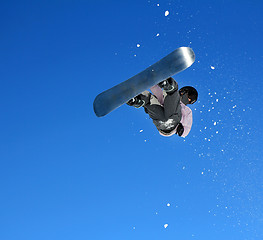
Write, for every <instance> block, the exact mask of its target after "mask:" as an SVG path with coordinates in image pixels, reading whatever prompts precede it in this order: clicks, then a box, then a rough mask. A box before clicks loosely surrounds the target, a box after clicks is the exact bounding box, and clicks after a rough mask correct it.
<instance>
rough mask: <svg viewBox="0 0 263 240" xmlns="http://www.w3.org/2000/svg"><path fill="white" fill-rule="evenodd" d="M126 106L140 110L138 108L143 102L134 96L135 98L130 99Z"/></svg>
mask: <svg viewBox="0 0 263 240" xmlns="http://www.w3.org/2000/svg"><path fill="white" fill-rule="evenodd" d="M127 105H129V106H131V107H135V108H140V107H142V106H144V105H145V101H143V100H142V99H141V98H140V97H139V96H136V97H134V98H132V99H130V100H129V101H128V102H127Z"/></svg>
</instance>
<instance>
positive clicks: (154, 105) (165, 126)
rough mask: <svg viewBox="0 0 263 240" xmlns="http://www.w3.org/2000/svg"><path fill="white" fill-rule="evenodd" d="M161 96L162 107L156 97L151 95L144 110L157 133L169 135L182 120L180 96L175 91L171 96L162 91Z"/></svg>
mask: <svg viewBox="0 0 263 240" xmlns="http://www.w3.org/2000/svg"><path fill="white" fill-rule="evenodd" d="M163 96H164V103H163V105H162V104H161V103H160V102H159V101H158V99H157V97H156V96H155V95H153V94H151V96H150V101H149V102H148V103H147V104H146V105H145V106H144V109H145V112H146V113H147V114H148V115H149V117H150V118H151V119H152V120H153V123H154V125H155V126H156V128H157V129H158V131H161V132H164V133H169V132H171V131H173V130H174V129H175V128H176V126H177V124H178V123H179V122H180V121H181V118H182V112H181V105H180V95H179V92H178V90H177V91H175V92H173V93H172V94H167V93H166V92H165V91H163Z"/></svg>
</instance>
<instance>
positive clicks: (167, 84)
mask: <svg viewBox="0 0 263 240" xmlns="http://www.w3.org/2000/svg"><path fill="white" fill-rule="evenodd" d="M158 86H159V87H160V88H162V89H163V90H164V91H165V92H166V93H167V94H172V93H174V92H175V91H177V90H178V84H177V82H176V81H175V80H174V79H173V78H171V77H169V78H167V79H165V80H164V81H162V82H160V83H158Z"/></svg>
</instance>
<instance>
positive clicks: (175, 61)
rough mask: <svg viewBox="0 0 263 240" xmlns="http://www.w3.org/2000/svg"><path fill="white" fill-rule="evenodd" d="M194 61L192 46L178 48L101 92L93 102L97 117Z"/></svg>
mask: <svg viewBox="0 0 263 240" xmlns="http://www.w3.org/2000/svg"><path fill="white" fill-rule="evenodd" d="M194 61H195V54H194V51H193V50H192V49H191V48H189V47H180V48H177V49H176V50H174V51H173V52H171V53H170V54H168V55H167V56H165V57H164V58H162V59H161V60H160V61H158V62H156V63H154V64H153V65H151V66H150V67H148V68H146V69H145V70H143V71H142V72H140V73H138V74H137V75H135V76H133V77H131V78H129V79H128V80H126V81H124V82H122V83H120V84H118V85H116V86H114V87H112V88H110V89H108V90H106V91H104V92H102V93H100V94H99V95H98V96H97V97H96V98H95V100H94V102H93V108H94V112H95V114H96V115H97V117H102V116H105V115H107V114H108V113H110V112H112V111H113V110H114V109H116V108H118V107H120V106H121V105H123V104H124V103H126V102H127V101H129V100H130V99H131V98H133V97H135V96H137V95H138V94H140V93H142V92H143V91H145V90H147V89H149V88H150V87H152V86H154V85H156V84H158V83H159V82H161V81H163V80H165V79H167V78H168V77H171V76H173V75H175V74H177V73H179V72H181V71H183V70H185V69H186V68H188V67H190V66H191V65H192V64H193V63H194Z"/></svg>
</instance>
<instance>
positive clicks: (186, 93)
mask: <svg viewBox="0 0 263 240" xmlns="http://www.w3.org/2000/svg"><path fill="white" fill-rule="evenodd" d="M179 93H180V95H181V101H182V102H183V103H184V104H185V105H187V104H193V103H195V102H196V101H197V98H198V92H197V90H196V89H195V88H194V87H191V86H185V87H182V88H181V89H180V90H179ZM188 98H189V99H191V101H189V100H188Z"/></svg>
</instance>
